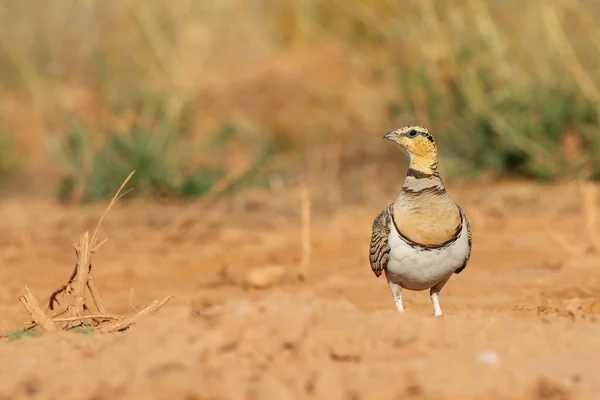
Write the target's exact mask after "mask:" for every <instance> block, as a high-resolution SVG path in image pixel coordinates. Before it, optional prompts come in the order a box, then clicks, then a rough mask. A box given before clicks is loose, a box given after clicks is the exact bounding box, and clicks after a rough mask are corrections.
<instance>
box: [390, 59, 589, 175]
mask: <svg viewBox="0 0 600 400" xmlns="http://www.w3.org/2000/svg"><path fill="white" fill-rule="evenodd" d="M484 72H485V71H479V73H480V74H481V76H480V78H479V81H480V84H481V86H480V88H479V91H478V93H476V94H475V95H473V93H465V91H466V87H465V86H463V85H460V84H459V83H458V82H456V83H451V84H449V86H448V89H447V90H444V91H440V90H434V86H433V83H432V80H431V79H430V77H429V76H428V75H427V74H426V73H424V72H423V70H420V71H416V72H414V73H413V74H411V75H408V76H403V77H402V80H401V81H400V85H401V87H402V90H403V92H404V93H407V94H408V95H409V97H411V94H412V95H413V96H414V97H419V98H420V99H421V100H423V101H420V102H419V103H412V102H407V103H404V104H405V105H404V107H402V106H401V103H400V102H396V103H392V104H391V105H390V108H389V110H390V116H391V118H393V119H399V120H410V119H411V116H413V115H419V114H420V115H426V116H427V118H426V121H424V122H423V123H425V124H427V125H429V126H430V127H431V128H432V129H433V130H434V131H435V132H436V133H438V134H439V136H440V142H441V147H442V149H443V151H444V162H445V163H446V166H447V168H448V170H449V173H450V175H451V176H461V177H467V178H475V177H477V176H479V174H480V173H481V172H484V171H493V172H495V173H496V174H498V175H500V176H513V177H525V178H532V179H536V180H554V179H561V178H570V177H571V178H572V177H579V178H585V179H598V178H600V157H599V156H598V155H599V154H600V140H599V139H598V138H599V133H600V132H599V129H600V118H599V114H598V109H597V107H596V105H595V104H594V103H593V102H591V101H590V100H589V99H587V98H586V97H584V96H582V94H581V93H580V92H579V91H578V90H577V88H576V86H575V85H574V84H573V83H572V82H569V81H568V80H562V81H560V80H559V79H558V77H557V79H555V80H549V81H541V82H534V83H533V84H532V85H531V86H525V87H522V88H509V90H510V91H508V92H507V93H505V94H503V95H501V96H498V95H494V93H493V91H492V90H491V84H486V78H485V76H486V74H485V73H484ZM469 95H471V96H472V97H475V98H476V99H477V100H476V104H472V103H470V102H472V101H473V100H472V99H469ZM567 133H572V134H573V135H576V136H577V137H579V139H580V141H581V149H580V150H581V157H580V158H579V159H578V160H576V162H575V164H574V165H571V164H570V163H569V161H568V156H569V154H566V153H565V152H564V151H563V149H562V143H563V140H564V138H565V135H566V134H567Z"/></svg>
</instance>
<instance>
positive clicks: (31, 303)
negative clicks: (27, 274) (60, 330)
mask: <svg viewBox="0 0 600 400" xmlns="http://www.w3.org/2000/svg"><path fill="white" fill-rule="evenodd" d="M19 300H20V301H21V303H23V305H24V306H25V308H26V309H27V311H29V314H31V319H33V321H34V322H35V323H36V324H38V325H40V326H41V327H42V328H43V329H44V330H45V331H46V332H55V331H56V325H55V324H54V321H52V318H50V316H49V315H48V314H46V313H45V312H44V311H42V309H41V308H40V304H39V303H38V301H37V299H36V298H35V296H34V295H33V294H32V293H31V291H30V290H29V288H28V287H27V285H25V289H23V295H22V296H21V297H19Z"/></svg>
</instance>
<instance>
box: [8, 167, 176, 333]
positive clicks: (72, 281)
mask: <svg viewBox="0 0 600 400" xmlns="http://www.w3.org/2000/svg"><path fill="white" fill-rule="evenodd" d="M134 173H135V171H134V172H132V173H131V174H130V175H129V176H128V177H127V179H126V180H125V181H124V182H123V184H122V185H121V187H120V188H119V190H118V191H117V193H116V194H115V195H114V197H113V198H112V200H111V202H110V203H109V204H108V207H107V208H106V210H105V211H104V214H102V216H101V217H100V220H99V221H98V224H97V225H96V228H95V229H94V231H93V233H92V235H91V236H90V234H89V232H88V231H86V232H85V233H84V234H83V235H82V236H81V239H80V240H79V241H78V242H77V243H74V246H75V252H76V254H77V263H76V264H75V269H74V271H73V273H72V274H71V277H70V278H69V281H68V282H67V284H66V285H63V286H62V287H60V288H59V289H57V290H55V291H54V292H53V293H52V295H51V296H50V300H49V304H48V310H47V311H44V310H43V309H42V308H41V306H40V304H39V302H38V301H37V299H36V298H35V296H34V295H33V293H32V292H31V291H30V290H29V288H28V287H27V285H26V286H25V288H24V289H23V295H22V296H21V297H20V298H19V300H20V301H21V303H23V306H24V307H25V309H26V310H27V311H28V312H29V314H30V315H31V321H32V322H31V323H30V324H29V325H28V326H27V327H26V328H25V329H24V332H28V331H32V330H36V329H37V328H41V329H42V330H43V331H44V332H55V331H57V330H71V329H74V328H76V329H91V330H92V331H96V332H100V333H110V332H117V331H122V330H125V329H127V328H129V327H130V326H131V325H133V324H135V323H136V322H137V321H139V320H140V319H141V318H143V317H145V316H148V315H150V314H152V313H153V312H155V311H157V310H158V309H159V308H161V307H162V306H163V305H165V304H166V303H167V302H168V301H169V300H170V299H171V297H172V296H168V297H166V298H164V299H163V300H161V301H154V302H152V303H151V304H149V305H147V306H145V307H143V308H142V309H141V310H138V311H137V312H136V313H135V314H134V315H131V316H126V317H125V316H120V315H116V314H110V313H107V311H106V308H105V306H104V304H103V303H102V299H101V296H100V293H99V291H98V288H97V287H96V284H95V282H94V278H93V276H92V256H93V255H94V253H96V252H97V251H98V249H99V248H100V247H101V246H102V245H103V244H104V243H105V242H106V241H107V240H108V239H104V240H102V241H101V240H100V239H99V238H98V230H99V229H100V226H101V225H102V222H103V221H104V219H105V218H106V216H107V214H108V212H109V211H110V210H111V208H113V207H114V206H115V204H116V203H117V201H118V200H119V199H120V198H121V197H122V196H124V195H125V194H126V193H127V192H125V193H123V189H124V187H125V185H126V184H127V182H128V181H129V180H130V179H131V177H132V176H133V174H134ZM59 299H60V300H59ZM61 303H62V304H61ZM56 305H58V306H59V308H58V309H56V308H55V306H56ZM14 335H15V332H10V333H8V334H6V335H2V336H0V337H4V336H14Z"/></svg>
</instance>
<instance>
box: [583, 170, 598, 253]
mask: <svg viewBox="0 0 600 400" xmlns="http://www.w3.org/2000/svg"><path fill="white" fill-rule="evenodd" d="M579 193H580V195H581V198H582V202H583V214H584V216H585V224H586V228H587V236H588V240H589V242H590V244H591V246H592V249H593V250H594V251H596V252H598V250H600V246H599V245H598V241H597V240H596V235H597V231H596V222H597V220H598V212H597V211H598V210H597V207H596V204H597V203H596V199H597V196H596V195H597V193H596V186H595V185H594V184H593V183H592V182H579Z"/></svg>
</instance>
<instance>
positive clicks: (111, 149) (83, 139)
mask: <svg viewBox="0 0 600 400" xmlns="http://www.w3.org/2000/svg"><path fill="white" fill-rule="evenodd" d="M129 111H132V110H131V109H124V110H123V112H124V113H126V112H129ZM133 111H134V112H137V113H138V114H139V116H138V118H136V120H135V122H134V123H133V124H132V125H131V126H130V127H128V129H126V130H125V131H124V132H116V131H115V130H113V129H110V128H108V129H107V130H106V131H103V132H102V134H103V137H104V138H105V140H104V142H103V143H102V144H101V145H100V147H98V148H96V149H94V146H93V140H92V138H93V137H94V132H95V130H97V129H98V128H97V127H91V126H86V125H85V124H81V123H79V124H74V125H72V126H71V128H70V129H69V131H68V132H67V135H66V140H65V142H64V145H63V147H62V150H61V152H60V153H59V154H56V158H57V159H58V160H60V162H61V164H62V166H63V171H64V174H63V177H62V178H61V180H60V182H59V184H58V195H59V197H60V198H61V199H62V200H64V201H81V202H90V201H95V200H99V199H104V198H109V197H111V196H112V195H113V194H114V193H115V191H116V190H117V189H118V188H119V186H120V185H121V183H122V182H123V181H124V180H125V179H126V178H127V176H128V175H129V174H130V172H131V171H133V170H135V171H136V174H135V175H134V176H133V177H132V180H131V182H130V183H131V186H132V187H133V188H135V189H134V191H133V192H132V195H136V196H150V197H153V196H154V197H157V196H159V197H201V196H204V195H206V194H208V193H210V192H211V191H213V189H214V188H215V185H216V184H217V183H219V182H220V180H221V179H223V178H224V177H225V176H226V175H227V174H228V172H229V170H228V169H229V167H230V164H231V163H228V162H227V161H228V160H227V156H228V149H229V146H230V144H231V143H232V141H234V140H239V138H238V137H237V132H236V128H235V127H234V126H233V125H231V124H225V125H223V126H222V128H221V129H220V130H219V131H217V132H215V133H214V134H213V135H211V136H210V137H209V138H208V140H207V141H206V142H205V143H204V144H203V145H201V146H200V147H198V148H196V147H191V146H190V144H189V138H188V129H189V126H188V124H187V119H186V118H187V116H186V115H183V114H182V115H180V116H179V117H177V118H169V117H167V116H166V113H165V112H164V110H163V109H162V107H155V108H153V112H152V113H149V114H143V115H142V113H139V111H140V110H139V109H134V110H133ZM142 117H143V118H142ZM277 152H278V149H277V148H275V147H273V146H272V145H270V144H267V145H265V147H264V148H263V149H262V150H261V151H260V152H259V153H258V154H257V155H256V157H255V160H254V162H252V163H251V165H250V166H249V167H248V168H246V169H245V170H244V171H242V173H241V174H240V175H239V176H236V177H235V178H234V179H231V181H230V182H227V184H226V185H224V187H222V188H220V189H219V190H220V192H219V193H216V194H215V195H216V196H218V195H223V194H230V193H232V192H234V191H236V190H238V189H240V188H242V187H244V186H247V185H252V184H254V183H259V182H260V180H257V177H260V174H261V172H263V171H264V170H265V167H266V166H267V164H268V163H269V161H270V160H271V159H272V157H273V156H274V155H275V154H276V153H277ZM196 158H202V159H203V160H204V162H203V163H202V165H195V166H194V164H195V163H194V161H195V159H196Z"/></svg>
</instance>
